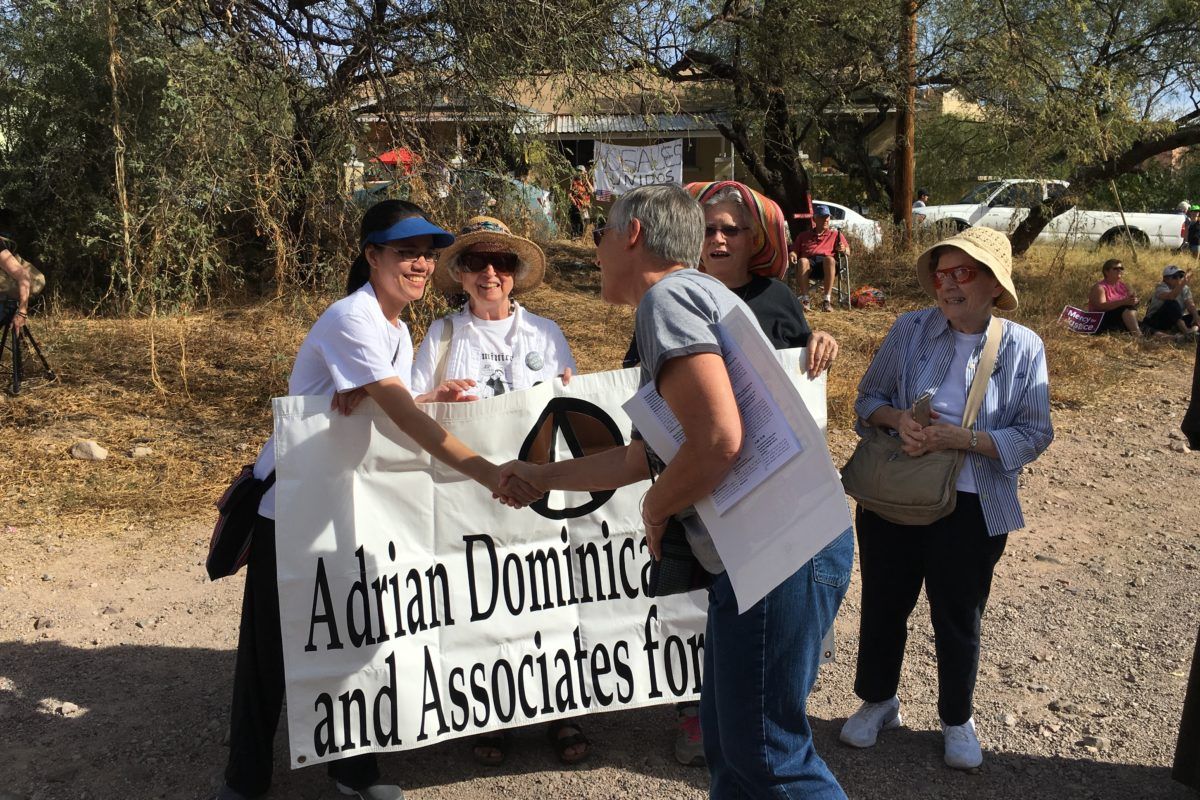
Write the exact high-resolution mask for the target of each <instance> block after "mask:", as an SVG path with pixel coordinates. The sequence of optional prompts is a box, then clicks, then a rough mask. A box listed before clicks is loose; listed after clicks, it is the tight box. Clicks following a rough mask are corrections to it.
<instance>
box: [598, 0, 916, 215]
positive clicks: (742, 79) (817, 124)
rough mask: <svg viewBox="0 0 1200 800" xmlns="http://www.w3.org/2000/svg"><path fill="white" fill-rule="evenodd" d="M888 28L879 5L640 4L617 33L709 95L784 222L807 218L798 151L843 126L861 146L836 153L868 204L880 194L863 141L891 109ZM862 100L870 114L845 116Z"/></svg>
mask: <svg viewBox="0 0 1200 800" xmlns="http://www.w3.org/2000/svg"><path fill="white" fill-rule="evenodd" d="M896 18H897V8H896V5H895V4H894V3H890V2H886V3H885V2H876V0H860V2H857V3H854V4H850V5H847V4H843V5H841V6H836V5H833V6H830V5H822V6H817V5H811V4H809V5H806V4H802V3H794V2H791V0H762V2H751V1H750V0H724V2H721V3H715V4H706V3H692V4H683V5H682V6H671V7H670V8H664V7H663V6H660V5H659V4H657V3H654V2H644V3H639V4H635V5H634V6H633V7H632V9H631V11H630V13H629V14H628V15H627V16H626V17H625V18H623V19H622V20H619V22H618V25H617V29H618V30H619V31H623V33H622V34H620V36H619V37H618V38H619V40H620V46H621V47H623V48H625V49H626V50H627V51H631V52H634V53H639V54H644V55H643V58H644V60H643V61H642V64H643V65H648V66H650V67H651V68H652V69H653V70H654V71H655V72H656V74H658V75H660V76H662V77H665V78H667V79H669V80H671V81H673V82H675V83H677V84H680V85H682V86H685V87H689V88H692V89H694V90H699V91H707V92H708V93H709V95H710V96H711V97H712V98H713V100H714V102H715V103H716V104H719V105H720V107H721V108H722V109H723V110H725V111H726V112H727V115H728V119H729V121H728V123H727V124H721V125H719V126H718V127H719V129H720V131H721V133H722V134H723V135H724V136H725V138H726V139H728V140H729V141H730V142H731V143H732V145H733V147H734V149H735V151H736V152H737V155H738V156H739V157H740V158H741V160H742V161H743V162H744V163H745V164H746V166H747V168H748V169H749V171H750V173H751V175H753V177H754V179H755V180H756V181H757V182H758V183H759V185H761V186H762V187H763V190H764V191H765V192H766V193H767V194H768V195H769V196H770V197H771V198H772V199H774V200H776V201H777V202H778V203H779V204H780V205H781V206H782V207H783V210H784V212H785V214H787V215H788V216H789V217H790V216H791V215H792V214H794V213H796V212H799V211H802V210H804V209H805V208H806V198H807V194H808V192H809V183H810V182H809V175H808V172H807V170H806V169H805V166H804V163H803V161H802V159H801V151H802V149H803V148H804V147H805V146H806V144H811V143H812V142H814V141H819V140H823V139H826V138H827V137H829V135H830V134H831V133H832V132H833V131H834V130H835V125H837V124H838V123H839V122H841V123H843V124H844V121H845V120H847V119H849V120H851V122H850V123H849V124H850V125H851V126H854V124H855V122H856V121H857V120H862V122H861V123H860V124H859V125H858V127H857V133H858V134H859V135H858V136H857V137H856V138H855V139H854V145H855V146H851V147H849V148H845V149H842V150H836V151H835V152H837V153H838V155H843V154H845V163H846V164H847V165H850V164H853V167H850V168H851V169H856V171H857V172H858V174H859V175H860V176H861V178H862V179H863V181H864V183H865V184H866V186H867V187H868V188H869V191H870V192H871V193H872V196H873V197H878V196H880V195H881V193H882V192H883V191H886V188H885V187H886V177H885V176H883V175H880V174H879V171H878V169H877V168H873V167H872V165H871V164H870V159H869V158H868V157H867V154H866V151H865V147H863V146H862V142H863V141H865V136H866V135H868V134H869V133H870V132H871V131H872V130H874V129H875V128H876V127H878V125H879V124H882V120H881V114H882V116H883V117H885V116H886V113H887V109H888V108H889V107H891V106H892V105H894V102H893V100H892V99H891V98H894V97H895V93H896V82H895V76H894V74H893V72H892V71H889V69H888V65H889V64H894V63H895V56H894V53H895V37H894V31H895V29H896V22H895V21H896ZM889 30H890V31H892V33H889ZM862 97H866V98H868V99H877V100H878V101H879V103H878V104H877V105H876V106H875V108H876V113H872V112H868V113H862V114H861V116H858V113H859V112H855V111H849V113H847V112H848V110H849V109H853V108H857V107H859V104H858V102H857V101H858V100H859V99H860V98H862ZM879 105H882V110H881V112H880V111H879V108H878V107H879ZM841 130H842V131H844V130H845V129H844V128H843V129H841Z"/></svg>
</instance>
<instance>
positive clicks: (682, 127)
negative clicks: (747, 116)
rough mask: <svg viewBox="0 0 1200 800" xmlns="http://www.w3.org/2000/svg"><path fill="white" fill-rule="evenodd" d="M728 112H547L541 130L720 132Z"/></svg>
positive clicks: (554, 133) (556, 133) (567, 132)
mask: <svg viewBox="0 0 1200 800" xmlns="http://www.w3.org/2000/svg"><path fill="white" fill-rule="evenodd" d="M727 121H728V117H727V116H726V115H725V114H721V113H718V112H715V111H702V112H698V113H692V114H546V115H544V118H543V120H542V122H541V125H540V130H539V132H540V133H542V134H545V135H551V136H563V135H570V134H576V133H587V134H615V133H630V134H639V133H645V132H646V131H661V132H670V133H711V134H713V135H719V134H718V133H717V125H718V123H724V122H727Z"/></svg>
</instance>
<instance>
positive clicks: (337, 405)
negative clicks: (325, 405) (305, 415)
mask: <svg viewBox="0 0 1200 800" xmlns="http://www.w3.org/2000/svg"><path fill="white" fill-rule="evenodd" d="M366 396H367V390H366V389H364V388H362V387H361V386H360V387H358V388H357V389H351V390H350V391H348V392H334V393H333V402H332V403H330V404H329V407H330V408H331V409H332V410H334V411H336V412H338V413H339V414H344V415H345V416H350V413H351V412H352V411H354V409H356V408H358V404H359V403H361V402H362V401H363V398H364V397H366Z"/></svg>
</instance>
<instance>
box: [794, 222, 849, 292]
mask: <svg viewBox="0 0 1200 800" xmlns="http://www.w3.org/2000/svg"><path fill="white" fill-rule="evenodd" d="M849 252H850V244H849V243H848V242H847V241H846V237H845V236H843V235H842V233H841V231H839V230H837V229H835V228H832V227H830V225H829V206H826V205H818V206H817V207H816V208H814V209H813V226H812V230H810V231H805V232H803V233H801V234H799V235H798V236H796V238H795V239H794V240H793V241H792V258H793V259H794V263H796V265H797V269H798V271H799V275H800V278H799V284H800V285H799V289H800V292H799V294H800V302H801V303H802V304H803V305H804V310H805V311H807V310H808V309H809V303H808V279H809V276H810V275H811V276H812V277H813V278H820V279H821V281H822V284H823V286H824V289H825V301H824V302H823V303H822V304H821V310H822V311H833V278H834V276H835V275H836V274H837V264H836V263H835V262H836V254H837V253H846V254H849Z"/></svg>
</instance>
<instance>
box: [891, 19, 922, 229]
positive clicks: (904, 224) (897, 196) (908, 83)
mask: <svg viewBox="0 0 1200 800" xmlns="http://www.w3.org/2000/svg"><path fill="white" fill-rule="evenodd" d="M900 20H901V23H900V48H899V61H900V63H899V68H900V75H901V76H902V78H903V81H904V84H903V88H904V93H903V98H902V99H901V101H900V103H899V104H898V105H897V108H896V159H895V161H896V176H895V184H894V187H895V188H894V190H893V191H892V221H893V222H895V223H896V226H897V227H898V228H899V229H900V246H901V247H908V246H909V244H910V243H911V242H912V196H913V149H914V145H915V143H916V105H917V67H916V53H917V2H916V0H900Z"/></svg>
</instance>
